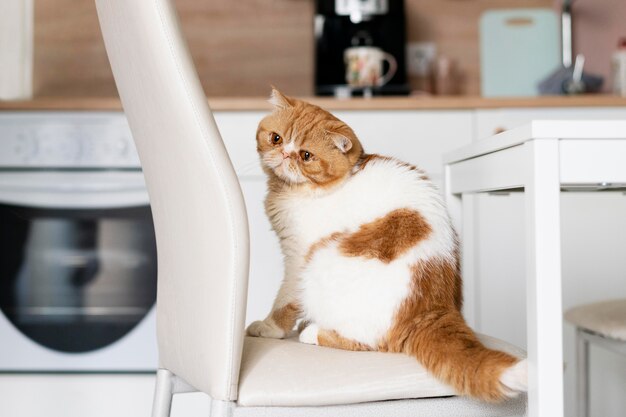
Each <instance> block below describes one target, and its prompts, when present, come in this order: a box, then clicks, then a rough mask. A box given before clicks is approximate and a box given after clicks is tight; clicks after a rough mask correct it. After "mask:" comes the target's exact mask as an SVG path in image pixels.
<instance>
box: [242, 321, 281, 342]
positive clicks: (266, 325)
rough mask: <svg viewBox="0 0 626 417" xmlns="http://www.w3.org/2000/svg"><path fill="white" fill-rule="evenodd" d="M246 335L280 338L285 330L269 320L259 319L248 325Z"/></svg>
mask: <svg viewBox="0 0 626 417" xmlns="http://www.w3.org/2000/svg"><path fill="white" fill-rule="evenodd" d="M246 333H247V334H248V336H255V337H268V338H271V339H282V338H283V337H285V331H284V330H283V329H281V328H280V327H278V326H277V325H276V324H274V323H273V322H271V321H267V320H262V321H261V320H259V321H255V322H254V323H252V324H250V326H248V329H247V330H246Z"/></svg>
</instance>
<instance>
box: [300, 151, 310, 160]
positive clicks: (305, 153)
mask: <svg viewBox="0 0 626 417" xmlns="http://www.w3.org/2000/svg"><path fill="white" fill-rule="evenodd" d="M312 156H313V154H312V153H311V152H309V151H300V158H302V159H304V160H305V161H308V160H310V159H311V157H312Z"/></svg>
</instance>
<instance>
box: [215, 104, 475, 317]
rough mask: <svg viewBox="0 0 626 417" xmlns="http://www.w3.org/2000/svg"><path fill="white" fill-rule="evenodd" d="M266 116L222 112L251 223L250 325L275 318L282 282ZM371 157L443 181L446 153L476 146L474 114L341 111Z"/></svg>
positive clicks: (220, 121) (225, 136) (218, 117)
mask: <svg viewBox="0 0 626 417" xmlns="http://www.w3.org/2000/svg"><path fill="white" fill-rule="evenodd" d="M266 114H267V113H265V112H258V111H250V112H240V111H237V112H216V113H215V120H216V122H217V124H218V126H219V128H220V132H221V133H222V137H223V139H224V142H225V144H226V148H227V149H228V152H229V155H230V157H231V160H232V162H233V165H234V166H235V170H236V171H237V175H238V176H239V179H240V181H241V187H242V190H243V194H244V198H245V201H246V208H247V210H248V219H249V224H250V279H249V284H248V311H247V320H246V322H247V323H250V322H251V321H253V320H258V319H262V318H264V317H265V316H266V315H267V313H269V311H270V308H271V306H272V302H273V301H274V297H275V295H276V292H277V291H278V288H279V286H280V282H281V280H282V274H283V266H282V255H281V253H280V247H279V244H278V239H277V238H276V236H275V235H274V232H273V231H272V230H271V226H270V224H269V221H268V220H267V217H266V215H265V211H264V207H263V200H264V199H265V193H266V184H265V174H264V173H263V172H262V170H261V166H260V164H259V158H258V156H257V152H256V139H255V137H256V129H257V125H258V123H259V121H260V120H261V119H262V118H263V117H264V116H265V115H266ZM336 116H337V117H339V118H340V119H342V120H343V121H345V122H346V123H348V124H349V125H350V126H351V127H352V128H353V130H354V131H355V133H356V134H357V136H358V137H359V139H360V140H361V142H362V143H363V146H364V148H365V151H366V152H368V153H379V154H382V155H389V156H394V157H397V158H400V159H402V160H404V161H406V162H409V163H412V164H415V165H418V166H420V167H421V168H423V169H425V170H426V171H427V172H428V174H429V175H430V176H431V178H432V179H433V180H434V181H435V182H437V183H440V182H441V178H442V163H441V158H442V155H443V153H445V152H447V151H449V150H452V149H455V148H458V147H460V146H463V145H465V144H468V143H470V142H471V141H472V112H471V111H417V110H412V111H379V110H372V111H341V112H336Z"/></svg>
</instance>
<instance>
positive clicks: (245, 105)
mask: <svg viewBox="0 0 626 417" xmlns="http://www.w3.org/2000/svg"><path fill="white" fill-rule="evenodd" d="M303 99H305V100H308V101H310V102H312V103H314V104H317V105H319V106H322V107H324V108H327V109H329V110H445V109H449V110H453V109H495V108H540V107H626V98H623V97H616V96H611V95H589V96H575V97H565V96H544V97H524V98H482V97H469V96H448V97H427V96H418V97H376V98H371V99H363V98H353V99H335V98H326V97H303ZM209 103H210V105H211V108H212V109H213V110H215V111H254V110H268V109H270V105H269V103H268V102H267V99H266V98H263V97H228V98H226V97H211V98H209ZM121 109H122V106H121V103H120V100H119V99H118V98H117V97H62V98H61V97H39V98H35V99H33V100H27V101H0V111H15V110H26V111H28V110H32V111H41V110H85V111H90V110H99V111H119V110H121Z"/></svg>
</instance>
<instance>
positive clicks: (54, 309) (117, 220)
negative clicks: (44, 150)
mask: <svg viewBox="0 0 626 417" xmlns="http://www.w3.org/2000/svg"><path fill="white" fill-rule="evenodd" d="M18 174H19V173H18ZM39 174H42V173H39ZM101 174H103V175H95V176H94V175H93V174H89V175H87V174H85V173H80V172H75V173H71V174H69V173H65V175H61V177H58V178H57V179H56V181H50V182H49V184H48V185H49V186H48V187H46V182H48V181H49V180H48V179H47V180H44V179H43V177H41V178H40V179H39V180H38V181H34V182H33V181H32V175H31V176H30V179H28V178H26V177H28V175H27V174H26V173H22V175H25V176H26V177H25V178H26V179H27V180H26V181H24V182H22V187H17V188H16V184H19V183H20V177H19V176H18V177H15V176H13V177H12V181H3V179H5V180H6V178H3V177H2V175H0V251H1V252H0V254H1V256H0V310H1V312H2V314H4V315H5V316H6V317H7V318H8V320H9V321H10V322H11V323H12V324H13V326H15V328H16V329H18V330H19V331H20V332H21V333H22V334H23V335H24V336H26V337H28V338H29V339H31V340H33V341H35V342H36V343H38V344H39V345H41V346H44V347H46V348H49V349H52V350H55V351H61V352H73V353H77V352H90V351H94V350H97V349H100V348H103V347H105V346H108V345H110V344H112V343H114V342H116V341H118V340H120V339H121V338H123V337H124V335H126V334H127V333H128V332H130V331H131V330H132V329H133V328H134V327H135V326H136V325H137V324H138V323H139V322H140V321H141V320H142V319H143V318H144V317H145V316H146V314H147V313H148V312H149V311H150V309H151V308H152V307H153V305H154V303H155V299H156V279H157V260H156V243H155V237H154V228H153V224H152V216H151V212H150V207H149V205H148V203H147V195H146V192H145V188H142V187H143V179H142V178H141V173H140V172H133V173H106V172H103V173H101ZM118 174H121V175H118ZM128 174H134V175H128ZM14 175H17V174H14ZM54 175H57V174H54ZM54 175H53V176H54ZM85 175H87V177H85ZM137 176H139V177H137ZM16 178H17V182H16V180H15V179H16ZM59 178H61V180H59ZM118 181H119V182H118ZM29 183H30V184H34V183H36V184H37V190H36V191H34V190H33V189H32V188H29V186H28V184H29ZM7 184H10V185H11V186H7ZM115 184H119V187H116V186H115ZM133 184H134V185H133ZM3 191H6V192H5V193H3ZM16 193H17V194H20V195H23V196H24V198H19V196H18V197H16ZM33 193H36V194H37V195H34V194H33ZM139 194H143V200H144V202H143V203H140V202H139V200H141V198H138V195H139ZM107 196H108V197H109V198H107ZM3 197H5V198H3ZM20 200H23V202H22V203H20ZM105 201H108V202H109V204H105V203H104V202H105ZM94 202H96V203H94ZM97 202H100V203H97ZM111 202H114V203H111ZM3 343H4V342H3Z"/></svg>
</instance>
